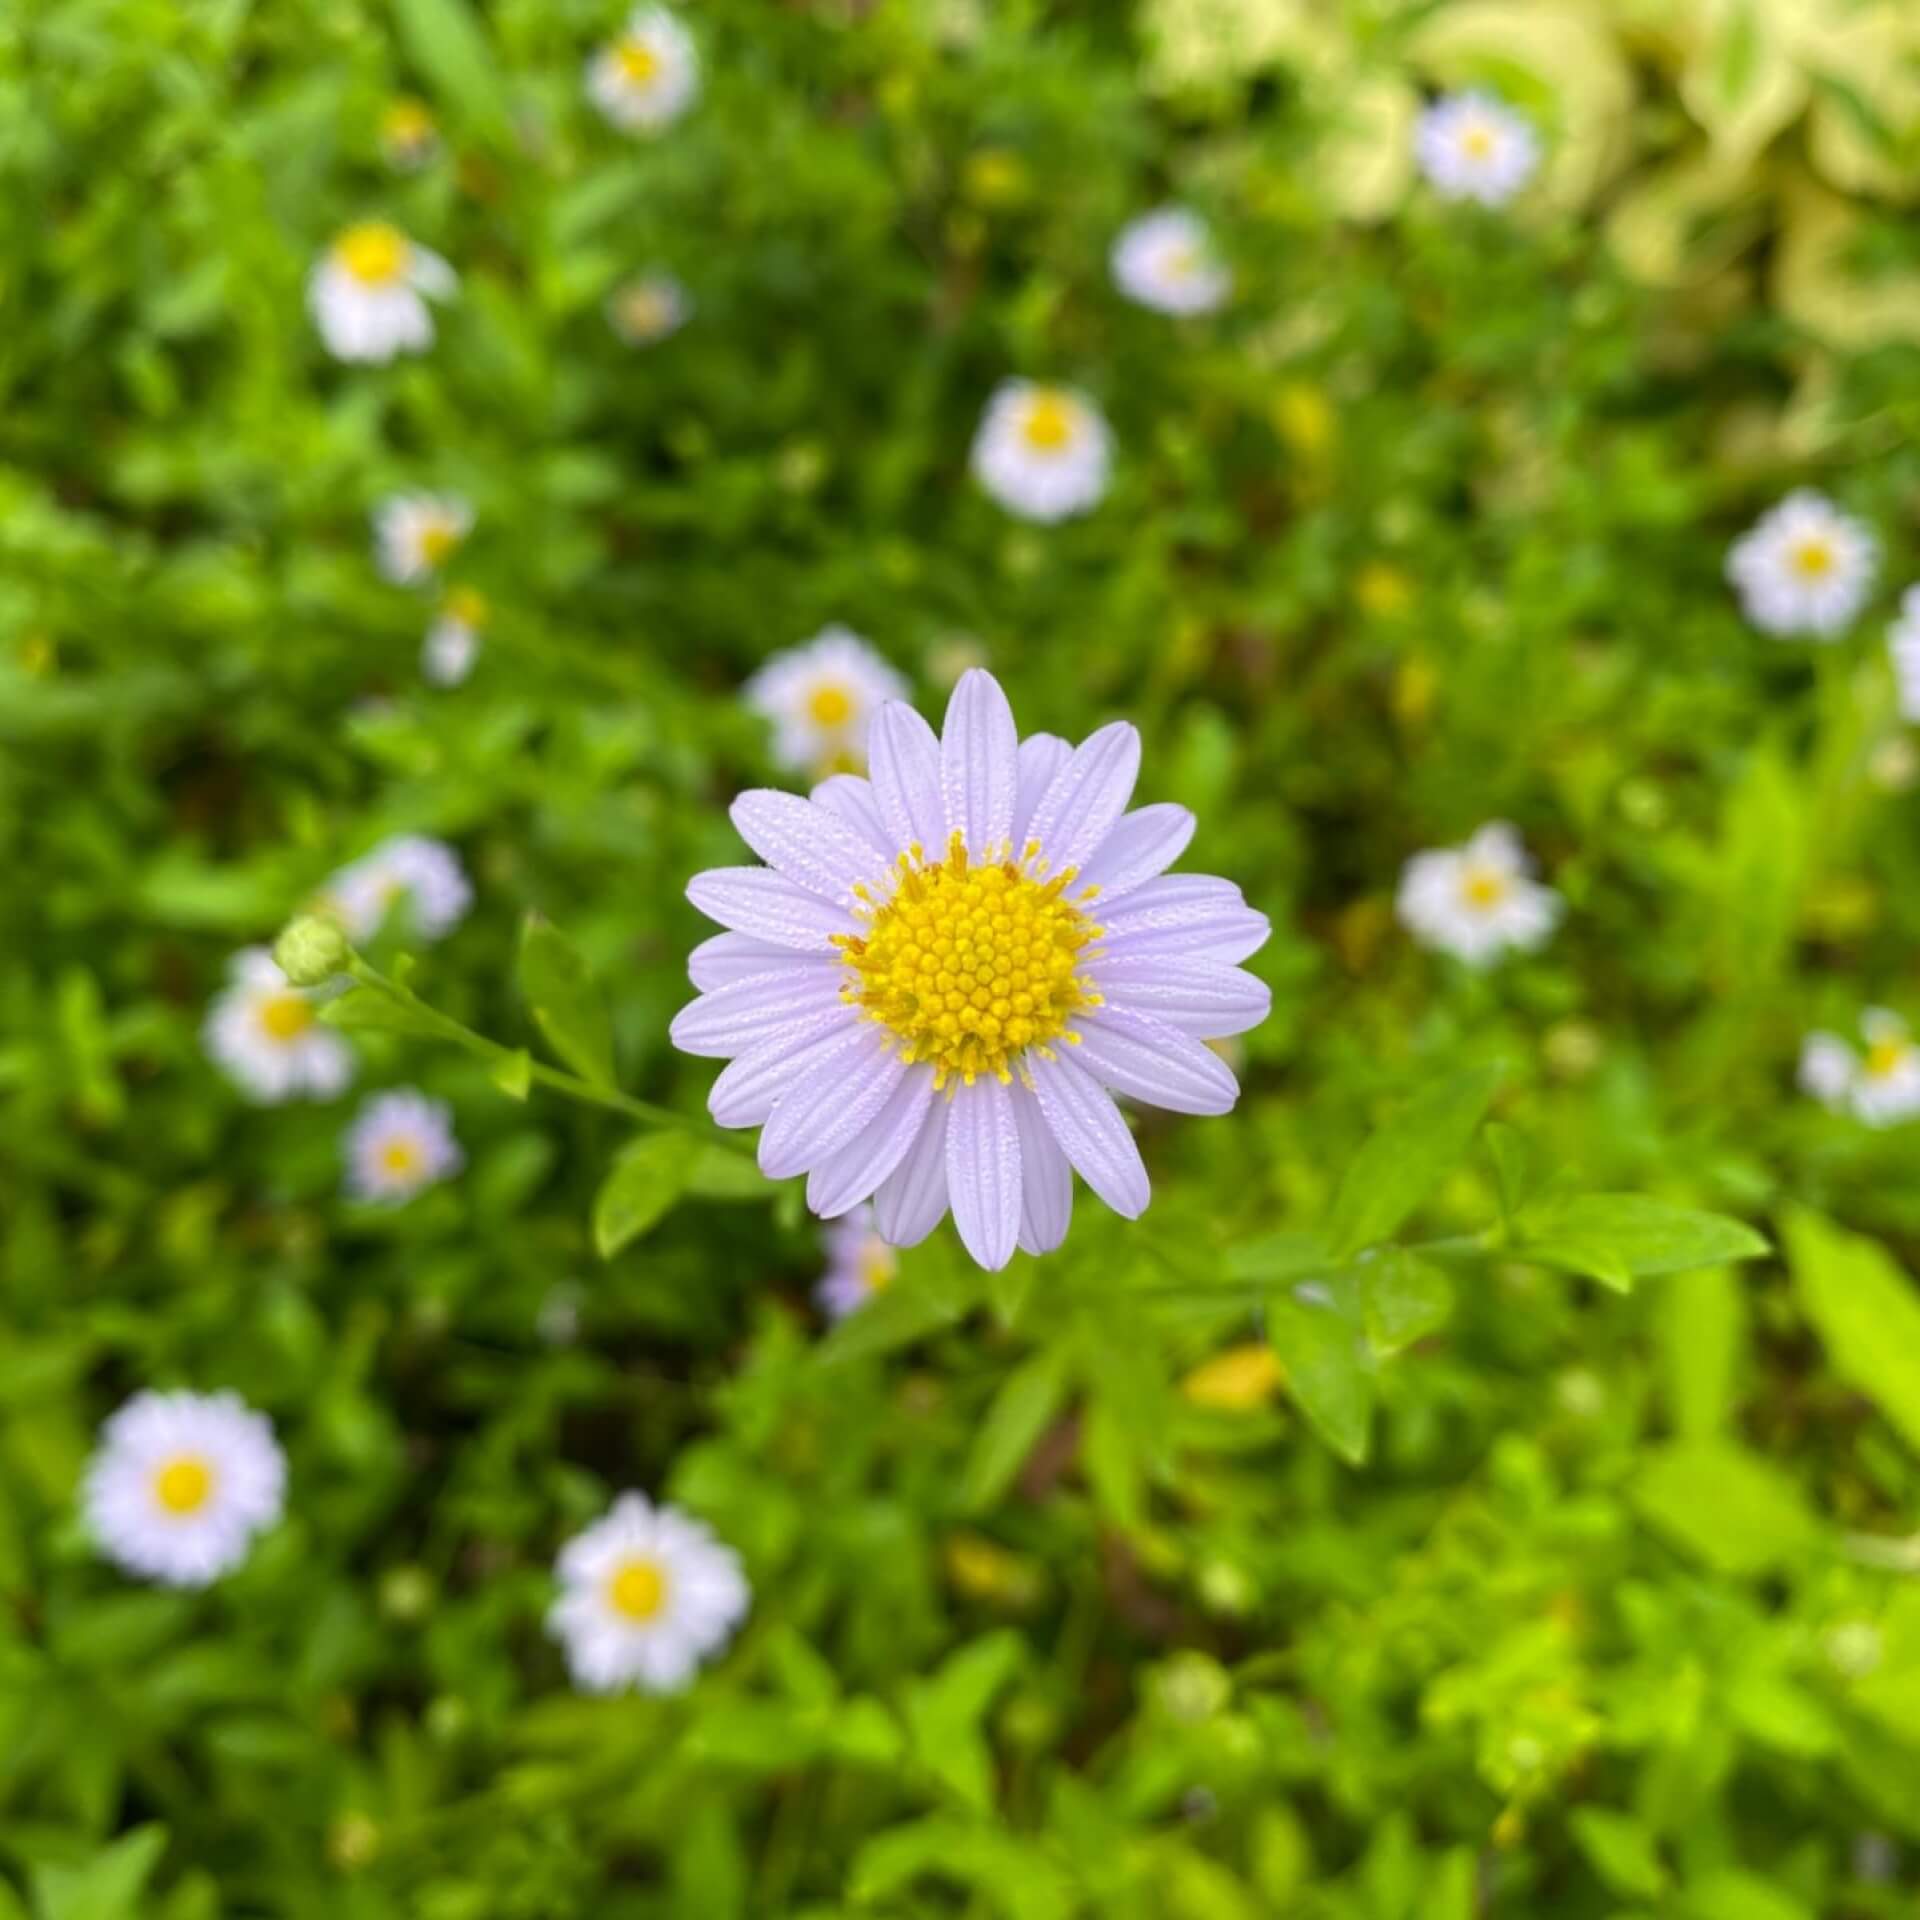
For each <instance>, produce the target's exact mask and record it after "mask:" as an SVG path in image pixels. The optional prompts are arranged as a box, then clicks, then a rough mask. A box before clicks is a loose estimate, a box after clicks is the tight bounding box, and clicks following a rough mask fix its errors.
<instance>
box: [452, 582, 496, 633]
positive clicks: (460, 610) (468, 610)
mask: <svg viewBox="0 0 1920 1920" xmlns="http://www.w3.org/2000/svg"><path fill="white" fill-rule="evenodd" d="M446 615H447V618H448V619H449V620H457V621H458V622H459V623H460V624H461V625H462V626H463V627H478V626H481V625H483V624H484V623H485V621H486V617H487V601H486V596H485V595H484V594H479V593H475V592H474V590H473V589H472V588H471V587H455V588H454V590H453V591H452V592H451V593H450V594H448V595H447V599H446Z"/></svg>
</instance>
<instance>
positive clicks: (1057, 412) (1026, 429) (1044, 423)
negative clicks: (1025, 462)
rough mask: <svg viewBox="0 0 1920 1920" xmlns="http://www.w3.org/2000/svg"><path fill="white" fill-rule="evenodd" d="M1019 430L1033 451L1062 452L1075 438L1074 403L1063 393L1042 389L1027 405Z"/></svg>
mask: <svg viewBox="0 0 1920 1920" xmlns="http://www.w3.org/2000/svg"><path fill="white" fill-rule="evenodd" d="M1020 430H1021V432H1022V434H1023V435H1024V436H1025V438H1026V442H1027V445H1028V446H1030V447H1031V448H1032V449H1033V450H1034V452H1036V453H1058V452H1060V451H1061V450H1062V448H1064V447H1065V446H1066V445H1067V443H1068V442H1069V441H1071V440H1072V438H1073V402H1072V401H1071V400H1070V399H1069V398H1068V397H1067V396H1066V395H1065V394H1064V393H1055V392H1054V391H1053V390H1052V389H1051V388H1042V389H1041V391H1040V392H1038V393H1036V394H1035V395H1034V396H1033V398H1032V399H1031V400H1030V401H1028V402H1027V417H1026V421H1025V423H1024V424H1023V426H1022V427H1021V429H1020Z"/></svg>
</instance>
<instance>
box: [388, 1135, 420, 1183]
mask: <svg viewBox="0 0 1920 1920" xmlns="http://www.w3.org/2000/svg"><path fill="white" fill-rule="evenodd" d="M380 1167H381V1171H382V1172H384V1173H388V1174H391V1175H392V1176H393V1178H394V1179H396V1180H411V1179H412V1178H413V1176H414V1175H415V1174H416V1173H418V1172H419V1171H420V1149H419V1148H418V1147H417V1146H416V1145H415V1144H414V1143H413V1142H412V1141H411V1140H389V1141H388V1142H387V1144H386V1145H385V1146H384V1147H382V1148H381V1149H380Z"/></svg>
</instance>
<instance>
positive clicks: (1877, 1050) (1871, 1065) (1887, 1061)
mask: <svg viewBox="0 0 1920 1920" xmlns="http://www.w3.org/2000/svg"><path fill="white" fill-rule="evenodd" d="M1907 1052H1908V1042H1907V1041H1905V1040H1893V1039H1888V1040H1876V1041H1875V1042H1874V1043H1873V1045H1872V1046H1870V1047H1869V1048H1868V1049H1867V1057H1866V1061H1865V1063H1864V1065H1865V1070H1866V1075H1867V1078H1868V1079H1869V1080H1884V1079H1885V1078H1886V1077H1887V1075H1888V1074H1890V1073H1898V1072H1899V1070H1900V1068H1901V1067H1902V1066H1903V1065H1904V1064H1905V1062H1906V1058H1907Z"/></svg>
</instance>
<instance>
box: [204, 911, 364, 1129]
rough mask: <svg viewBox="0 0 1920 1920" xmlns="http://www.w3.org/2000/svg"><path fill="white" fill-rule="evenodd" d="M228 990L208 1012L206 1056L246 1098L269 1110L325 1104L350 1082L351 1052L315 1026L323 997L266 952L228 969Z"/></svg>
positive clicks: (243, 954) (238, 957)
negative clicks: (286, 1103) (294, 1103)
mask: <svg viewBox="0 0 1920 1920" xmlns="http://www.w3.org/2000/svg"><path fill="white" fill-rule="evenodd" d="M227 976H228V984H227V985H226V987H225V988H224V989H223V990H222V991H221V992H220V994H219V995H218V996H217V997H216V998H215V1000H214V1002H213V1004H212V1006H211V1007H209V1008H208V1009H207V1019H206V1024H205V1026H204V1027H203V1028H202V1029H201V1040H202V1043H203V1044H204V1045H205V1047H206V1050H207V1054H208V1057H209V1058H210V1059H211V1060H212V1061H213V1062H214V1064H215V1065H216V1066H218V1067H219V1068H220V1069H221V1071H222V1072H224V1073H225V1074H226V1075H227V1077H228V1078H229V1079H230V1080H232V1081H233V1082H234V1084H235V1085H236V1086H238V1087H239V1088H240V1089H241V1090H242V1091H243V1092H244V1093H246V1094H248V1095H250V1096H251V1097H252V1098H253V1099H255V1100H258V1101H261V1102H263V1103H264V1104H266V1105H269V1106H271V1105H277V1104H278V1103H279V1102H280V1101H283V1100H326V1099H330V1098H331V1097H332V1096H333V1095H334V1094H336V1093H339V1092H340V1091H341V1090H342V1089H343V1088H344V1087H345V1086H346V1085H347V1083H348V1082H349V1081H350V1080H351V1079H352V1078H353V1052H352V1049H351V1048H350V1047H349V1046H348V1045H347V1043H346V1040H345V1039H344V1038H343V1037H342V1036H341V1035H340V1034H338V1033H336V1032H335V1031H334V1030H333V1029H332V1028H331V1027H327V1026H322V1025H321V1024H320V1021H319V1018H318V1013H319V1008H320V1004H321V1002H322V1001H323V1000H324V999H326V998H327V995H326V994H325V992H324V991H318V992H316V991H309V990H307V989H304V988H301V987H296V986H294V985H292V984H291V983H290V982H289V981H288V979H287V976H286V975H285V974H284V973H282V972H281V971H280V969H279V968H278V967H277V966H275V965H274V961H273V955H272V954H270V953H269V952H268V951H267V949H266V948H265V947H246V948H243V949H242V950H241V951H240V952H239V953H236V954H235V955H234V956H233V958H232V959H231V960H230V961H229V962H228V963H227Z"/></svg>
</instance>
